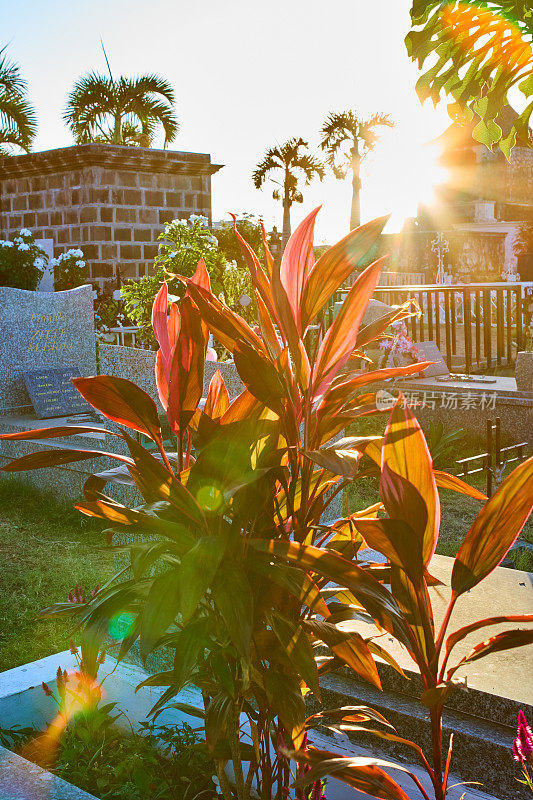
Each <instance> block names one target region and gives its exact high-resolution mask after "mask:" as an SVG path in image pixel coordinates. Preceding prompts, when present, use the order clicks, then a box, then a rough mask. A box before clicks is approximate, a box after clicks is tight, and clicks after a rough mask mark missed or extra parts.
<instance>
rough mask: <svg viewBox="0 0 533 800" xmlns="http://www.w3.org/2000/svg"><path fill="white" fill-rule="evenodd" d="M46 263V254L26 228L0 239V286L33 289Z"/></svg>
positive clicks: (41, 275)
mask: <svg viewBox="0 0 533 800" xmlns="http://www.w3.org/2000/svg"><path fill="white" fill-rule="evenodd" d="M47 264H48V256H47V254H46V253H45V251H44V250H42V249H41V248H40V247H38V245H36V244H35V239H34V238H33V234H32V232H31V231H29V230H28V229H27V228H22V229H21V230H20V231H18V233H15V234H13V235H12V237H11V239H0V286H12V287H14V288H15V289H28V290H29V291H35V289H37V287H38V285H39V283H40V281H41V278H42V277H43V272H44V271H45V269H46V266H47Z"/></svg>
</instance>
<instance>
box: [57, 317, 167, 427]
mask: <svg viewBox="0 0 533 800" xmlns="http://www.w3.org/2000/svg"><path fill="white" fill-rule="evenodd" d="M165 326H166V320H165ZM72 383H73V384H74V386H75V387H76V389H77V390H78V392H79V393H80V394H81V396H82V397H83V398H84V400H87V402H88V403H90V405H92V407H93V408H96V410H97V411H100V413H101V414H103V415H104V417H107V418H108V419H110V420H112V421H113V422H118V424H119V425H125V426H126V427H127V428H132V429H133V430H135V431H138V432H139V433H144V434H145V435H146V436H149V437H150V439H152V440H153V441H160V439H161V427H160V425H159V417H158V414H157V407H156V404H155V403H154V401H153V400H152V398H151V397H150V395H149V394H147V393H146V392H144V391H143V390H142V389H140V388H139V387H138V386H136V385H135V384H134V383H132V382H131V381H127V380H126V379H125V378H116V377H114V376H113V375H95V376H94V377H92V378H72Z"/></svg>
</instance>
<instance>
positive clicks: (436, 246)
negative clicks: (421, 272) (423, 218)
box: [431, 231, 450, 284]
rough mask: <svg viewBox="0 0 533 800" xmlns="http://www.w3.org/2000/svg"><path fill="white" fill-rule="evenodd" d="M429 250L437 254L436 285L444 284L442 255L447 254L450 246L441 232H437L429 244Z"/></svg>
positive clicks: (444, 272)
mask: <svg viewBox="0 0 533 800" xmlns="http://www.w3.org/2000/svg"><path fill="white" fill-rule="evenodd" d="M431 249H432V251H433V252H434V253H436V254H437V259H438V262H437V278H436V281H435V282H436V283H439V284H444V283H446V271H445V269H444V254H445V253H447V252H448V250H449V249H450V246H449V244H448V242H447V241H446V239H445V238H444V234H443V233H442V232H440V231H439V232H438V233H437V235H436V236H435V238H434V239H433V241H432V242H431Z"/></svg>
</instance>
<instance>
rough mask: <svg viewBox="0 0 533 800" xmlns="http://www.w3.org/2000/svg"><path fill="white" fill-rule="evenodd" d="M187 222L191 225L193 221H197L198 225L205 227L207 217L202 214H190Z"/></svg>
mask: <svg viewBox="0 0 533 800" xmlns="http://www.w3.org/2000/svg"><path fill="white" fill-rule="evenodd" d="M189 222H191V223H192V224H193V225H194V223H195V222H198V223H199V224H200V225H203V226H204V227H207V223H208V219H207V217H204V216H203V214H191V216H190V217H189Z"/></svg>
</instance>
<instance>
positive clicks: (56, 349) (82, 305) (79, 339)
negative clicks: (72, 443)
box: [0, 286, 96, 415]
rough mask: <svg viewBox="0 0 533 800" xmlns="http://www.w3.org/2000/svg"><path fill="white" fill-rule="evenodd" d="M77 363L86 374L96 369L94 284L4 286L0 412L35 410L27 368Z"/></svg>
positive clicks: (0, 309) (0, 315) (64, 366)
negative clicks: (49, 288)
mask: <svg viewBox="0 0 533 800" xmlns="http://www.w3.org/2000/svg"><path fill="white" fill-rule="evenodd" d="M73 367H74V368H75V369H76V370H78V371H79V374H81V375H84V376H87V375H96V350H95V332H94V311H93V299H92V287H91V286H79V287H78V288H77V289H69V290H67V291H65V292H29V291H26V290H25V289H12V288H10V287H5V286H3V287H0V415H6V414H11V415H12V414H17V415H23V414H27V413H29V412H31V411H32V408H33V407H32V403H31V399H30V396H29V393H28V390H27V388H26V385H25V381H24V374H25V373H29V372H35V371H40V370H65V369H72V368H73ZM68 413H72V412H68Z"/></svg>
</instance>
